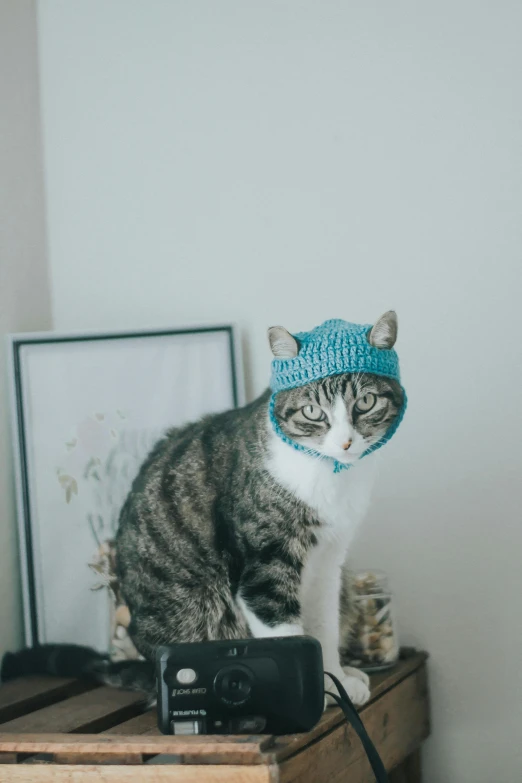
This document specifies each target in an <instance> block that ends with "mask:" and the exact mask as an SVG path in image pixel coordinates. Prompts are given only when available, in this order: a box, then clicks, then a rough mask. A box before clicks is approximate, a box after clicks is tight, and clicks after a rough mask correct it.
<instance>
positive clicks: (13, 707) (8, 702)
mask: <svg viewBox="0 0 522 783" xmlns="http://www.w3.org/2000/svg"><path fill="white" fill-rule="evenodd" d="M94 687H96V686H94V685H92V684H90V683H85V682H80V680H75V679H71V678H64V677H37V676H34V677H22V678H20V679H17V680H10V681H9V682H6V683H4V684H3V685H0V723H4V722H5V721H10V720H13V719H14V718H18V717H19V716H20V715H26V714H27V713H28V712H33V711H34V710H39V709H41V708H42V707H46V706H47V705H48V704H54V703H55V702H57V701H61V700H62V699H66V698H67V697H69V696H75V695H76V694H79V693H83V692H85V691H88V690H91V689H93V688H94Z"/></svg>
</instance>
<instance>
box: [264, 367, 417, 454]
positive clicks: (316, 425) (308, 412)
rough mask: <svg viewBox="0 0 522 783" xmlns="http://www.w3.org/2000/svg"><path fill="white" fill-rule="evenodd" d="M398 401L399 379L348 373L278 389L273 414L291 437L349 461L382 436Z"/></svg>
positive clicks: (396, 408)
mask: <svg viewBox="0 0 522 783" xmlns="http://www.w3.org/2000/svg"><path fill="white" fill-rule="evenodd" d="M402 403H403V391H402V389H401V386H400V384H399V383H397V381H394V380H393V379H391V378H382V377H380V376H377V375H368V374H365V373H357V374H355V375H352V374H349V373H348V374H345V375H335V376H332V377H330V378H325V379H323V380H321V381H315V382H314V383H310V384H308V385H307V386H302V387H300V388H298V389H290V390H288V391H281V392H279V393H278V394H277V396H276V400H275V407H274V414H275V417H276V419H277V421H278V423H279V426H280V427H281V429H282V431H283V432H284V434H285V435H286V436H287V437H289V438H291V440H293V441H295V442H296V443H299V444H300V445H301V446H304V447H305V448H310V449H314V450H315V451H318V452H319V453H320V454H324V455H325V456H327V457H333V458H334V459H336V460H337V461H338V462H341V463H344V464H346V465H350V464H352V463H353V462H356V461H357V460H358V459H359V458H360V457H361V456H362V455H363V454H364V452H365V451H366V450H367V449H369V448H370V446H373V445H374V444H375V443H377V442H378V441H379V440H380V439H381V438H382V437H384V435H386V433H387V431H388V430H389V428H390V427H391V425H392V423H393V420H394V419H395V417H396V416H397V415H398V414H399V411H400V410H401V408H402Z"/></svg>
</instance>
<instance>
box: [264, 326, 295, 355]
mask: <svg viewBox="0 0 522 783" xmlns="http://www.w3.org/2000/svg"><path fill="white" fill-rule="evenodd" d="M268 341H269V343H270V348H271V349H272V353H273V354H274V356H275V357H276V359H294V358H295V357H296V356H297V354H298V353H299V343H298V342H297V340H296V339H295V337H292V335H291V334H290V332H288V331H287V330H286V329H285V328H284V326H271V327H270V329H269V330H268Z"/></svg>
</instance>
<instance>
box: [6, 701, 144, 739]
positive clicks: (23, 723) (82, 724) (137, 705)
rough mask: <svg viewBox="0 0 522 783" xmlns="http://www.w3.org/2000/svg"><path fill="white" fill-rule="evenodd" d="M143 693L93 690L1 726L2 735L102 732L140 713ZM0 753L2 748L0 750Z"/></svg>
mask: <svg viewBox="0 0 522 783" xmlns="http://www.w3.org/2000/svg"><path fill="white" fill-rule="evenodd" d="M143 704H144V697H143V694H138V693H134V692H132V691H120V690H117V689H116V688H108V687H102V688H96V690H94V691H88V692H87V693H82V694H81V695H80V696H73V697H72V698H70V699H66V700H65V701H61V702H58V703H57V704H52V705H51V706H50V707H44V708H43V709H41V710H37V711H35V712H31V713H30V714H29V715H23V716H21V717H20V718H15V719H14V720H12V721H8V722H7V723H3V724H2V726H1V733H2V734H6V733H11V732H14V733H17V734H21V733H30V734H33V733H41V732H45V731H49V730H50V729H52V731H53V732H71V731H73V732H77V731H82V730H83V731H92V732H96V731H103V729H106V728H108V727H109V726H112V725H114V724H115V723H118V722H120V721H122V720H127V719H128V718H131V717H133V716H134V715H136V713H138V712H140V711H141V710H142V705H143ZM0 750H3V748H0Z"/></svg>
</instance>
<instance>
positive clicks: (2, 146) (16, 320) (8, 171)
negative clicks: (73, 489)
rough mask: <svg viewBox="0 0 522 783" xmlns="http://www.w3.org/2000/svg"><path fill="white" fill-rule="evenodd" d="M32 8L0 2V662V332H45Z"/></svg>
mask: <svg viewBox="0 0 522 783" xmlns="http://www.w3.org/2000/svg"><path fill="white" fill-rule="evenodd" d="M36 45H37V35H36V8H35V3H34V2H33V0H0V656H1V655H2V654H3V652H4V651H5V650H7V649H13V648H17V647H19V646H20V644H21V643H22V618H21V607H20V587H19V569H18V551H17V543H16V542H17V535H16V523H15V513H14V499H13V480H12V460H11V440H10V437H11V436H10V431H9V429H10V428H9V421H8V415H7V411H8V399H7V388H6V372H5V365H6V360H5V355H4V354H5V351H4V349H5V343H4V333H6V332H16V331H26V330H31V329H34V330H38V329H47V328H50V325H51V323H50V302H49V290H48V284H47V270H46V250H45V226H44V198H43V177H42V151H41V146H40V112H39V103H38V62H37V49H36Z"/></svg>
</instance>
